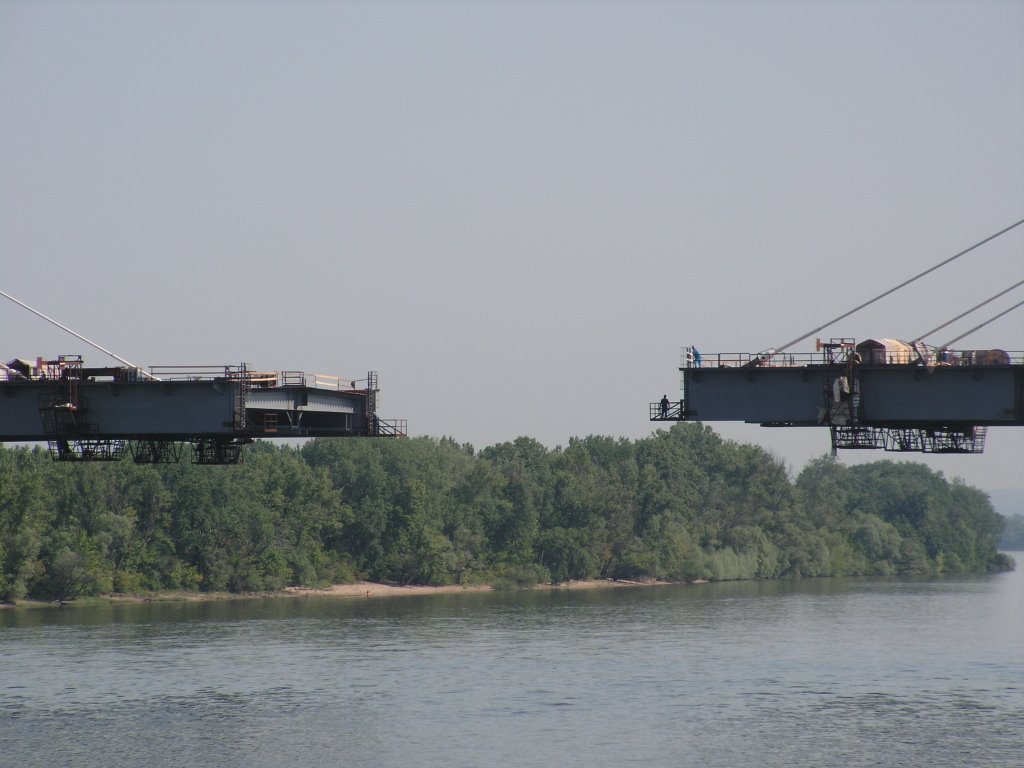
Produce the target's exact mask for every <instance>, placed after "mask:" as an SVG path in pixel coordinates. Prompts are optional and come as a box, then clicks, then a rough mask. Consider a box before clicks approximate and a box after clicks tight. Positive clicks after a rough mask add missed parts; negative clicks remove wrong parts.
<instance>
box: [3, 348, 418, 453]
mask: <svg viewBox="0 0 1024 768" xmlns="http://www.w3.org/2000/svg"><path fill="white" fill-rule="evenodd" d="M377 394H378V389H377V374H376V373H375V372H372V371H371V372H370V373H369V374H367V377H366V378H365V379H360V380H357V381H356V380H351V379H343V378H339V377H334V376H324V375H320V374H308V373H303V372H300V371H273V372H263V371H253V370H251V369H250V368H249V366H246V365H237V366H232V365H225V366H173V367H172V366H163V367H153V368H150V369H148V370H146V371H143V370H140V369H135V368H130V367H115V368H89V367H86V366H85V365H84V364H83V362H82V359H81V357H79V356H77V355H66V356H62V357H60V358H58V359H56V360H49V361H44V360H36V361H24V360H12V361H11V362H9V363H8V364H7V365H6V366H4V367H3V368H2V369H0V441H6V442H33V441H46V442H47V443H49V445H50V447H51V450H52V452H53V454H54V456H55V458H58V459H62V460H89V459H93V460H103V459H106V460H112V459H118V458H120V457H121V454H122V453H123V452H124V450H125V448H126V446H127V447H128V448H129V449H130V450H131V452H132V455H133V457H134V458H135V460H136V461H140V462H155V461H172V460H177V458H178V457H179V456H180V454H181V451H180V446H176V445H175V444H180V443H186V444H189V445H191V446H192V448H193V457H194V459H195V460H197V461H199V462H200V463H233V462H234V461H237V460H238V457H240V456H241V448H240V446H242V445H244V444H245V443H248V442H251V441H252V440H253V439H255V438H257V437H259V438H279V437H313V436H323V437H343V436H344V437H351V436H366V437H375V436H402V435H404V434H405V432H406V425H405V421H404V420H385V419H381V418H380V417H378V416H377V413H376V402H377Z"/></svg>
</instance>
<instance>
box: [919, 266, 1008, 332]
mask: <svg viewBox="0 0 1024 768" xmlns="http://www.w3.org/2000/svg"><path fill="white" fill-rule="evenodd" d="M1022 285H1024V280H1021V281H1020V282H1019V283H1014V284H1013V285H1011V286H1010V287H1009V288H1007V289H1006V290H1004V291H1000V292H999V293H997V294H996V295H995V296H992V297H991V298H988V299H985V300H984V301H983V302H981V304H978V305H976V306H973V307H971V308H970V309H968V310H967V311H966V312H961V313H960V314H959V315H957V316H956V317H954V318H953V319H952V320H947V321H946V322H944V323H943V324H942V325H939V326H936V327H935V328H932V329H931V330H930V331H928V332H927V333H922V334H921V335H920V336H918V337H917V338H916V339H914V340H913V341H912V342H910V343H911V344H915V343H917V342H919V341H922V340H923V339H925V338H927V337H928V336H931V335H932V334H933V333H935V332H936V331H941V330H942V329H943V328H945V327H946V326H947V325H952V324H953V323H955V322H956V321H957V320H959V319H960V318H962V317H967V315H969V314H971V312H974V311H975V310H976V309H981V308H982V307H984V306H985V305H986V304H989V303H991V302H993V301H995V300H996V299H998V298H999V297H1000V296H1005V295H1006V294H1008V293H1009V292H1010V291H1012V290H1013V289H1014V288H1018V287H1020V286H1022Z"/></svg>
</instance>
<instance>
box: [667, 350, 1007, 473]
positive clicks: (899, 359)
mask: <svg viewBox="0 0 1024 768" xmlns="http://www.w3.org/2000/svg"><path fill="white" fill-rule="evenodd" d="M921 352H923V353H924V354H923V355H921V354H919V353H918V352H917V351H915V349H914V347H912V346H911V345H907V344H903V343H902V342H898V341H895V340H892V339H884V340H879V339H870V340H867V341H864V342H861V343H859V344H858V343H856V342H855V340H853V339H847V338H834V339H831V340H829V341H827V342H818V343H817V344H816V350H815V352H813V353H801V354H784V353H775V352H774V351H770V352H761V353H756V354H744V353H713V354H701V353H700V352H698V351H696V350H695V349H694V348H693V347H686V348H684V350H683V353H682V360H681V364H680V369H679V370H680V374H681V390H682V398H681V399H680V400H677V401H669V400H668V398H667V396H666V397H665V398H664V399H662V400H661V401H660V402H656V403H651V404H650V418H651V421H742V422H747V423H751V424H760V425H761V426H765V427H827V428H828V429H829V431H830V433H831V440H832V448H833V450H837V449H840V448H843V449H851V448H855V449H884V450H886V451H918V452H922V453H981V452H982V451H983V450H984V447H985V436H986V432H987V429H988V427H993V426H1018V427H1019V426H1024V352H1006V351H1003V350H966V351H952V350H942V351H940V352H938V353H935V354H931V355H929V354H928V351H927V350H923V349H922V350H921Z"/></svg>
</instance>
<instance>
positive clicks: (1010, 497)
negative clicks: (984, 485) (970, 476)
mask: <svg viewBox="0 0 1024 768" xmlns="http://www.w3.org/2000/svg"><path fill="white" fill-rule="evenodd" d="M988 496H989V498H990V499H992V506H993V507H994V508H995V510H996V512H998V513H999V514H1000V515H1002V516H1003V517H1012V516H1013V515H1024V488H1001V489H1000V490H998V491H989V492H988Z"/></svg>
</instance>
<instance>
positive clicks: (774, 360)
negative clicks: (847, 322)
mask: <svg viewBox="0 0 1024 768" xmlns="http://www.w3.org/2000/svg"><path fill="white" fill-rule="evenodd" d="M831 364H834V363H832V362H831V361H829V360H828V357H827V355H825V354H823V353H821V352H794V353H790V352H783V353H778V352H702V353H701V364H700V365H697V364H696V362H695V361H694V360H693V359H692V358H690V357H688V356H687V354H686V351H685V350H684V351H683V353H682V355H681V359H680V362H679V368H680V369H684V368H686V369H699V368H743V367H748V368H754V367H757V368H802V367H807V366H811V365H831ZM870 364H872V365H917V364H918V360H917V357H916V355H913V354H912V353H906V352H903V353H897V354H891V355H889V356H888V357H887V359H886V360H885V361H884V362H871V363H870ZM927 364H928V365H929V366H943V365H948V366H968V365H981V366H992V365H1024V351H1022V352H1016V351H1014V352H1010V351H1005V350H991V349H967V350H953V349H950V350H945V353H944V355H942V354H940V353H939V351H938V350H935V349H929V350H928V360H927Z"/></svg>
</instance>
